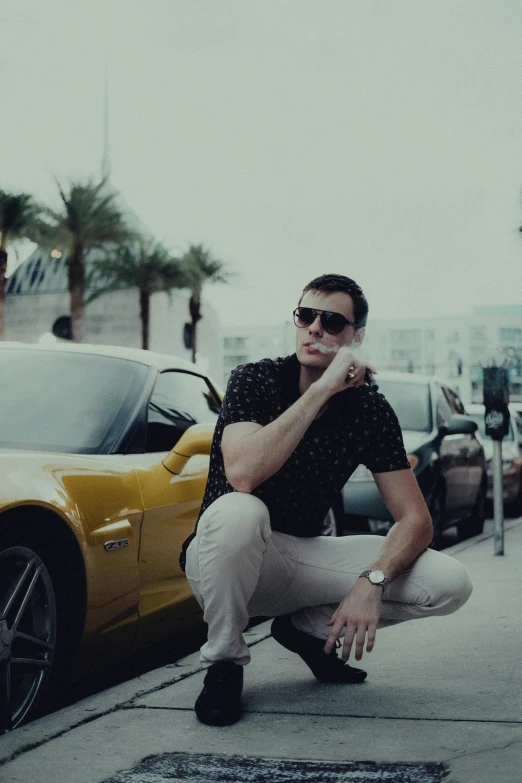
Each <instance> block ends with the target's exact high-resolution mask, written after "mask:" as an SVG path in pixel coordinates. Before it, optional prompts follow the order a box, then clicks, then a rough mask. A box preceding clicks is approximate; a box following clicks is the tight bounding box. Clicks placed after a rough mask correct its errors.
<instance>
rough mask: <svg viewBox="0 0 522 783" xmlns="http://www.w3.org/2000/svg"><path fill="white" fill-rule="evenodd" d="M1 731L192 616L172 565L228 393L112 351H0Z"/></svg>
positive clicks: (188, 372) (153, 358)
mask: <svg viewBox="0 0 522 783" xmlns="http://www.w3.org/2000/svg"><path fill="white" fill-rule="evenodd" d="M0 377H1V378H2V380H3V382H2V395H1V397H0V403H1V416H0V460H1V467H0V470H1V479H0V732H2V731H8V730H9V729H11V728H14V727H15V726H18V725H19V724H20V723H21V722H22V721H23V720H24V718H26V717H27V716H28V714H29V713H30V712H31V711H32V710H33V709H34V707H35V705H36V704H37V702H39V701H40V700H41V699H42V698H43V697H45V695H46V693H50V692H52V691H53V690H54V689H55V688H56V687H57V684H58V683H59V682H63V681H64V679H66V678H68V677H69V678H70V677H74V676H78V674H79V673H84V672H85V671H87V670H90V669H92V668H93V666H94V667H96V668H97V667H99V666H101V665H106V664H107V663H109V662H112V661H114V660H115V659H117V658H118V657H123V656H124V655H127V654H129V653H130V652H133V651H135V650H136V649H137V648H139V647H141V646H145V645H147V644H149V643H151V642H152V641H154V640H156V639H158V638H160V637H161V636H164V635H167V634H169V633H172V632H173V630H176V631H177V630H179V629H181V628H182V627H183V626H185V625H187V624H189V623H191V622H194V620H195V619H197V618H198V617H200V611H199V607H198V605H197V604H196V602H195V600H194V599H193V597H192V594H191V591H190V587H189V585H188V582H187V581H186V579H185V575H184V574H183V572H182V571H181V570H180V568H179V565H178V556H179V551H180V548H181V544H182V542H183V541H184V539H185V538H186V537H187V535H188V534H189V533H190V532H191V531H192V529H193V527H194V524H195V521H196V518H197V515H198V512H199V508H200V506H201V501H202V498H203V492H204V489H205V482H206V478H207V472H208V454H209V453H210V445H211V440H212V434H213V430H214V423H215V421H216V419H217V416H218V413H219V407H220V404H221V399H222V393H221V391H220V390H219V389H218V388H217V387H216V385H215V384H213V383H212V381H211V380H210V379H209V378H207V377H205V375H203V374H201V373H200V372H198V370H197V369H196V368H195V366H194V365H193V364H189V363H188V362H185V361H183V360H182V359H178V358H176V357H172V356H166V355H162V354H155V353H152V352H149V351H141V350H138V349H130V348H129V349H126V348H118V347H112V346H92V345H73V344H66V343H64V344H59V345H53V346H49V347H47V346H46V347H41V346H34V345H26V344H21V343H7V342H6V343H1V344H0Z"/></svg>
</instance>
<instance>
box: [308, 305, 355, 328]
mask: <svg viewBox="0 0 522 783" xmlns="http://www.w3.org/2000/svg"><path fill="white" fill-rule="evenodd" d="M319 314H320V315H321V326H322V327H323V329H324V330H325V332H328V334H340V333H341V332H342V331H343V329H344V327H345V326H354V327H355V328H357V324H356V323H355V322H354V321H349V320H348V318H345V317H344V315H342V313H332V311H331V310H317V309H316V308H315V307H296V308H295V310H294V323H295V325H296V326H298V327H299V328H300V329H304V328H305V327H306V326H310V324H313V322H314V321H315V319H316V318H317V316H318V315H319Z"/></svg>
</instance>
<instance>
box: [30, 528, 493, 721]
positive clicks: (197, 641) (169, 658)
mask: <svg viewBox="0 0 522 783" xmlns="http://www.w3.org/2000/svg"><path fill="white" fill-rule="evenodd" d="M484 532H486V533H488V532H493V520H492V519H488V520H486V524H485V528H484ZM458 542H459V538H458V535H457V530H456V528H455V527H452V528H448V530H447V531H445V533H444V541H443V549H446V548H447V547H450V546H453V545H454V544H456V543H458ZM264 619H266V618H259V619H257V618H256V619H255V620H253V621H252V625H255V624H256V623H257V622H262V620H264ZM204 640H205V627H204V626H202V627H201V628H200V629H198V630H196V631H193V632H191V633H186V634H184V636H183V637H182V638H174V639H170V640H168V641H166V642H162V643H161V644H157V645H155V646H154V647H152V648H150V649H148V650H146V651H144V652H140V653H139V654H136V655H132V656H129V658H127V659H125V660H123V661H121V662H119V663H117V664H115V665H113V666H110V667H108V668H107V669H105V670H103V671H101V672H98V673H96V674H93V675H91V676H90V677H87V678H85V679H84V680H81V681H79V682H77V683H75V684H74V685H72V686H71V687H70V688H68V690H67V694H66V695H65V696H64V697H63V698H62V699H61V700H60V702H59V703H57V704H55V705H53V707H52V708H50V709H47V711H46V712H42V713H41V715H43V714H47V713H49V712H52V711H54V710H56V709H60V708H62V707H65V706H67V705H69V704H74V703H75V702H77V701H79V700H80V699H84V698H86V697H87V696H92V695H93V694H95V693H98V692H100V691H103V690H106V689H107V688H112V687H113V686H115V685H118V684H119V683H121V682H126V681H127V680H130V679H133V678H134V677H139V676H140V675H142V674H145V673H146V672H148V671H152V670H153V669H157V668H159V667H161V666H166V665H167V664H169V663H175V662H176V661H177V660H179V659H180V658H184V657H185V656H187V655H190V654H191V653H193V652H195V651H196V650H198V649H199V648H200V647H201V645H202V644H203V642H204ZM41 715H40V716H41ZM40 716H38V717H40Z"/></svg>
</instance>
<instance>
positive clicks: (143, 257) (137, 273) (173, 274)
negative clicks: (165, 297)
mask: <svg viewBox="0 0 522 783" xmlns="http://www.w3.org/2000/svg"><path fill="white" fill-rule="evenodd" d="M92 269H93V272H94V273H95V274H96V285H97V286H99V289H98V291H96V292H93V294H92V295H90V296H89V300H88V301H92V300H93V299H95V298H97V297H98V296H101V295H102V294H103V293H106V292H108V291H116V290H118V289H122V288H137V289H139V290H140V291H144V292H146V293H148V294H155V293H158V292H166V293H168V294H170V293H171V291H172V289H173V288H185V287H187V279H186V276H185V274H184V272H183V269H182V266H181V263H180V261H179V260H178V259H177V258H174V257H173V256H171V255H170V253H169V252H168V251H167V250H166V249H165V248H164V247H163V246H162V245H160V244H159V243H157V242H154V241H152V242H146V241H145V240H143V239H141V240H135V241H133V242H127V243H125V244H124V245H121V246H119V247H117V248H116V249H115V250H114V252H113V253H112V254H109V255H108V256H107V257H106V258H104V259H99V260H97V261H95V262H93V264H92Z"/></svg>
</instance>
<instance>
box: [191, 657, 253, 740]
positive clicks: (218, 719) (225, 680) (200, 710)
mask: <svg viewBox="0 0 522 783" xmlns="http://www.w3.org/2000/svg"><path fill="white" fill-rule="evenodd" d="M242 690H243V667H242V666H238V664H237V663H233V662H232V661H219V663H213V664H212V666H209V668H208V669H207V673H206V675H205V679H204V687H203V690H202V691H201V693H200V694H199V696H198V698H197V699H196V704H195V706H194V710H195V712H196V715H197V716H198V718H199V720H200V721H201V722H202V723H206V724H208V725H209V726H230V725H231V724H232V723H236V722H237V721H238V720H239V718H240V717H241V692H242Z"/></svg>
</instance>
